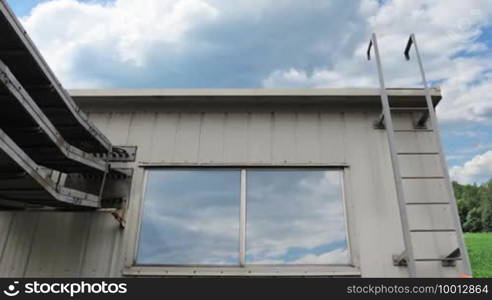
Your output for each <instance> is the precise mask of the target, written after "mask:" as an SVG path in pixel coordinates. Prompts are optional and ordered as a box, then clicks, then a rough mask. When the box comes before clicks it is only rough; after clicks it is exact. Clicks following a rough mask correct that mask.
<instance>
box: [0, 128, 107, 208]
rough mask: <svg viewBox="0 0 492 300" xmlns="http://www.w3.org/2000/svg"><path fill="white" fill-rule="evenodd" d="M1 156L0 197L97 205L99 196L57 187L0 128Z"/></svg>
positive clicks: (44, 203)
mask: <svg viewBox="0 0 492 300" xmlns="http://www.w3.org/2000/svg"><path fill="white" fill-rule="evenodd" d="M0 156H1V157H2V159H1V160H0V167H1V168H0V170H1V176H0V187H1V188H0V199H2V200H7V201H15V202H21V203H24V204H26V205H29V204H36V205H42V206H53V207H71V208H73V207H74V206H79V207H80V206H82V207H87V208H98V207H100V198H99V197H98V196H95V195H91V194H87V193H83V192H80V191H76V190H72V189H68V188H65V187H60V186H58V185H57V184H56V183H54V182H53V180H52V179H51V178H50V177H49V176H50V174H49V172H47V171H46V169H44V168H42V167H40V166H39V165H37V164H36V163H35V162H34V161H33V160H32V159H30V158H29V156H28V155H27V154H25V153H24V151H22V149H21V148H19V147H18V146H17V145H16V144H15V142H14V141H12V139H11V138H10V137H9V136H8V135H7V134H6V133H5V132H4V131H3V130H2V129H0ZM5 175H7V176H5ZM0 204H1V203H0Z"/></svg>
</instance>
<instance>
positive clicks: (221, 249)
mask: <svg viewBox="0 0 492 300" xmlns="http://www.w3.org/2000/svg"><path fill="white" fill-rule="evenodd" d="M0 3H1V4H0V10H1V16H0V34H1V36H2V42H1V43H0V72H1V74H0V79H1V95H0V99H1V102H0V103H1V109H0V150H1V151H0V157H1V159H0V208H1V211H0V276H2V277H122V276H130V277H135V276H326V277H331V276H353V277H415V276H418V277H459V276H461V275H471V270H470V265H469V261H468V255H467V253H466V248H465V247H464V243H463V235H462V232H461V228H460V225H459V218H458V214H457V209H456V201H455V199H454V196H453V193H452V190H451V188H450V182H449V176H448V173H447V167H446V165H445V160H444V156H443V153H442V146H441V143H440V138H439V132H438V128H437V126H436V124H437V122H436V115H435V110H434V108H435V107H436V106H437V105H438V104H439V102H440V101H441V92H440V90H439V89H438V88H429V87H427V84H425V86H424V88H422V89H410V88H402V89H387V88H386V87H385V86H384V76H383V74H382V71H381V68H380V67H381V61H380V58H379V53H378V48H377V40H376V36H375V35H374V36H373V37H372V38H371V43H370V48H369V51H368V56H369V58H371V55H370V54H371V52H370V51H371V47H374V50H375V58H376V63H377V64H378V67H379V68H378V70H379V71H380V73H379V78H380V83H381V88H379V89H356V88H354V89H185V90H178V89H175V90H72V91H68V92H67V91H65V89H64V88H63V87H62V86H61V84H60V83H59V82H58V81H57V79H56V77H55V75H54V74H53V73H52V72H51V71H50V69H49V67H48V65H47V64H46V63H45V62H44V60H43V58H42V57H41V55H40V54H39V52H38V51H37V50H36V47H35V45H34V44H33V43H32V41H31V40H30V39H29V37H28V36H27V34H26V33H25V31H24V30H23V29H22V26H21V24H20V23H19V22H18V20H17V19H16V18H15V16H14V14H13V13H12V11H11V10H10V9H9V8H8V6H7V5H6V3H5V2H4V1H3V0H2V1H1V2H0ZM412 45H415V47H416V46H417V45H416V40H415V37H414V36H413V35H412V36H411V38H410V40H409V43H408V45H407V48H406V49H405V54H406V55H407V58H410V56H409V51H411V47H412ZM403 46H404V45H403ZM415 50H417V52H416V53H417V56H416V58H417V61H418V62H419V64H420V66H421V67H422V64H421V61H420V56H419V55H418V48H416V49H415ZM368 63H372V62H368ZM409 63H411V62H409ZM421 69H422V76H423V77H424V83H425V82H426V81H425V75H424V73H423V67H422V68H421ZM375 76H376V75H375Z"/></svg>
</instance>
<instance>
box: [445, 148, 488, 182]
mask: <svg viewBox="0 0 492 300" xmlns="http://www.w3.org/2000/svg"><path fill="white" fill-rule="evenodd" d="M450 174H451V178H452V179H453V180H455V181H458V182H460V183H481V182H484V181H486V180H489V179H491V178H492V150H491V151H487V152H485V153H483V154H480V155H477V156H475V157H473V158H472V159H471V160H470V161H468V162H466V163H465V164H464V165H463V166H455V167H452V168H451V170H450Z"/></svg>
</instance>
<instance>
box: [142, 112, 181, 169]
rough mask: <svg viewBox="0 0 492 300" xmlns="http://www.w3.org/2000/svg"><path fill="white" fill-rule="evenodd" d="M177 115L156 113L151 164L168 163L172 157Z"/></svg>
mask: <svg viewBox="0 0 492 300" xmlns="http://www.w3.org/2000/svg"><path fill="white" fill-rule="evenodd" d="M178 117H179V116H178V114H175V113H158V114H157V117H156V121H155V127H154V133H153V139H152V141H151V143H152V145H151V151H152V154H151V155H150V157H148V158H146V159H149V160H151V161H153V162H163V161H168V160H170V158H172V157H173V153H174V147H175V144H176V129H177V125H178Z"/></svg>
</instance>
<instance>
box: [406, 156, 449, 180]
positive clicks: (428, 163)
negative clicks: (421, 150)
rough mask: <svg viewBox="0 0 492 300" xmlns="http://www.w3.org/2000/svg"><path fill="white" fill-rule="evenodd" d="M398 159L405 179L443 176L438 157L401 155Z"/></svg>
mask: <svg viewBox="0 0 492 300" xmlns="http://www.w3.org/2000/svg"><path fill="white" fill-rule="evenodd" d="M398 159H399V161H400V167H401V175H402V176H403V177H439V176H443V174H442V169H441V166H440V165H441V162H440V160H439V156H437V155H400V156H399V157H398Z"/></svg>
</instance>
